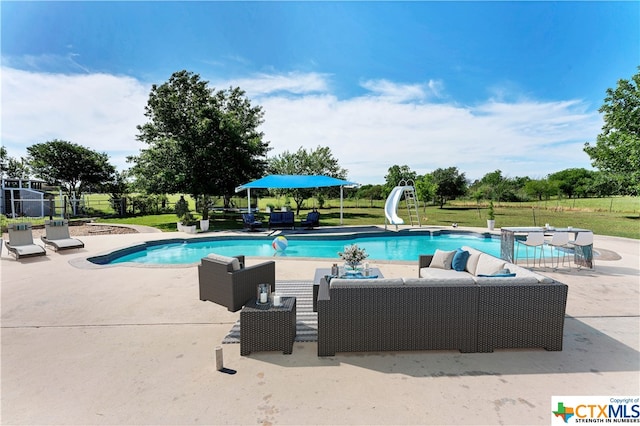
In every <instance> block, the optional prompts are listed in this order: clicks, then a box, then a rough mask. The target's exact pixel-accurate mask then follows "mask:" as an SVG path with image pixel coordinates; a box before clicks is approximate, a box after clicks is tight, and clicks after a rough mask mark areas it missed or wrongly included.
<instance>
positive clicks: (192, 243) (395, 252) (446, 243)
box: [88, 231, 524, 265]
mask: <svg viewBox="0 0 640 426" xmlns="http://www.w3.org/2000/svg"><path fill="white" fill-rule="evenodd" d="M286 238H287V241H288V247H287V249H286V250H284V251H275V250H274V249H273V247H272V246H271V243H272V241H273V239H274V237H273V236H271V237H244V236H236V237H205V238H194V239H184V240H182V239H180V240H161V241H150V242H147V243H144V244H140V245H137V246H133V247H129V248H126V249H122V250H118V251H115V252H113V253H109V254H108V255H102V256H96V257H92V258H89V259H88V260H89V261H91V262H93V263H96V264H101V265H106V264H124V263H127V262H131V263H134V264H146V265H180V264H193V263H198V262H200V259H202V258H203V257H205V256H207V255H208V254H210V253H216V254H220V255H224V256H235V255H239V254H243V255H245V256H252V257H254V256H257V257H290V258H296V257H307V258H327V259H336V260H339V256H338V252H339V251H342V250H343V249H344V247H345V246H347V245H350V244H358V246H359V247H362V248H364V249H365V250H366V251H367V253H368V254H369V258H368V260H371V261H374V260H390V261H394V260H397V261H416V260H417V259H418V256H419V255H420V254H430V253H433V252H434V251H435V249H440V250H455V249H457V248H459V247H461V246H470V247H473V248H476V249H478V250H481V251H484V252H486V253H489V254H492V255H494V256H496V257H500V238H499V237H498V236H493V235H491V234H478V233H469V232H448V231H447V232H442V231H436V232H419V231H418V232H406V233H403V232H397V233H395V232H394V233H391V234H390V233H389V232H379V233H363V234H349V235H323V236H306V235H305V236H301V235H290V236H286ZM521 255H524V252H523V253H521Z"/></svg>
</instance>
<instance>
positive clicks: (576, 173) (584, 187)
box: [548, 168, 595, 198]
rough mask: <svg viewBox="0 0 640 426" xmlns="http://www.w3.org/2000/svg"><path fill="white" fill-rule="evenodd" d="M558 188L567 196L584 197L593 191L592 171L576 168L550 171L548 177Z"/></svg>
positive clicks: (593, 177) (593, 176)
mask: <svg viewBox="0 0 640 426" xmlns="http://www.w3.org/2000/svg"><path fill="white" fill-rule="evenodd" d="M548 179H549V181H550V182H553V184H554V186H556V187H557V188H558V190H559V191H560V192H561V193H562V194H564V195H566V196H567V197H569V198H573V197H586V196H587V195H589V194H590V193H593V192H594V189H593V188H594V179H595V175H594V172H592V171H590V170H587V169H583V168H578V169H566V170H561V171H559V172H556V173H552V174H550V175H549V177H548Z"/></svg>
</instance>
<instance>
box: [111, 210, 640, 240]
mask: <svg viewBox="0 0 640 426" xmlns="http://www.w3.org/2000/svg"><path fill="white" fill-rule="evenodd" d="M308 211H309V210H308V209H307V210H301V211H300V216H299V217H296V221H299V220H301V219H304V218H305V217H306V214H307V212H308ZM319 211H320V215H321V216H320V223H321V225H324V226H337V225H340V208H339V207H332V208H328V209H319ZM495 213H496V227H507V226H543V225H544V224H546V223H548V224H550V225H551V226H555V227H565V226H573V227H574V228H586V229H591V230H593V232H594V233H596V234H602V235H611V236H617V237H626V238H633V239H640V216H639V215H638V214H627V213H608V212H589V211H563V210H544V209H538V208H531V207H527V208H518V207H513V206H505V207H501V206H498V207H496V208H495ZM398 215H399V216H400V217H402V218H403V219H404V220H405V222H406V223H408V220H409V219H408V214H407V211H406V209H403V206H400V207H399V208H398ZM258 216H260V214H259V215H258ZM486 216H487V213H486V209H484V208H482V209H480V210H478V209H477V208H475V207H465V206H449V207H445V208H442V209H440V208H438V207H427V208H426V209H422V208H421V209H420V222H421V224H422V225H431V226H444V227H448V226H451V224H452V223H454V222H455V223H458V225H459V226H472V227H481V228H484V227H486V225H487V221H486ZM210 220H211V221H210V225H209V226H210V229H214V230H220V229H239V228H242V219H241V216H240V215H239V214H234V213H227V214H222V213H214V214H212V215H211V217H210ZM99 221H100V222H110V223H131V224H140V225H147V226H154V227H156V228H159V229H161V230H163V231H173V230H175V229H176V221H177V217H176V216H175V215H174V214H163V215H151V216H139V217H131V218H123V219H118V218H112V219H101V220H99ZM267 221H268V218H267V216H266V215H265V216H263V222H264V223H265V226H266V222H267ZM343 222H344V225H384V210H383V209H382V208H380V207H376V208H362V207H360V208H356V207H345V209H344V215H343Z"/></svg>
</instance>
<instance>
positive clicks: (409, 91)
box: [360, 80, 435, 102]
mask: <svg viewBox="0 0 640 426" xmlns="http://www.w3.org/2000/svg"><path fill="white" fill-rule="evenodd" d="M360 85H361V86H362V87H364V88H365V89H367V90H369V91H370V92H372V94H373V96H377V97H381V98H384V99H386V100H388V101H390V102H408V101H414V100H418V101H419V100H423V99H425V98H426V97H427V94H428V93H427V90H425V89H428V92H432V93H433V91H432V90H431V86H430V85H427V86H425V85H423V84H399V83H394V82H392V81H389V80H367V81H364V82H362V83H361V84H360ZM432 85H435V83H432Z"/></svg>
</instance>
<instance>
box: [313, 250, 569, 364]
mask: <svg viewBox="0 0 640 426" xmlns="http://www.w3.org/2000/svg"><path fill="white" fill-rule="evenodd" d="M458 252H461V253H462V252H466V253H468V255H465V256H466V257H467V259H466V261H464V262H461V263H460V265H458V268H456V269H457V270H456V269H453V267H452V264H453V259H454V256H455V255H456V253H458ZM463 263H464V264H463ZM418 269H419V277H418V278H390V279H378V280H376V279H373V280H371V279H341V278H331V279H330V280H327V279H323V280H322V281H321V282H320V288H319V292H318V302H317V304H318V356H334V355H335V354H336V352H370V351H374V352H378V351H415V350H446V349H456V350H459V351H460V352H463V353H465V352H493V351H494V350H495V349H504V348H544V349H546V350H548V351H561V350H562V342H563V334H564V319H565V309H566V303H567V293H568V286H567V285H565V284H562V283H559V282H557V281H555V280H553V279H551V278H549V277H546V276H543V275H540V274H536V273H533V272H531V271H529V270H527V269H525V268H522V267H519V266H516V265H514V264H509V263H505V262H504V261H503V260H501V259H498V258H496V257H493V256H490V255H488V254H486V253H482V252H479V251H477V250H474V249H472V248H470V247H462V248H461V250H458V251H453V252H445V251H440V250H436V253H435V254H434V255H425V256H421V257H420V259H419V261H418ZM505 271H507V272H505ZM531 330H537V332H535V333H532V332H531Z"/></svg>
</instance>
